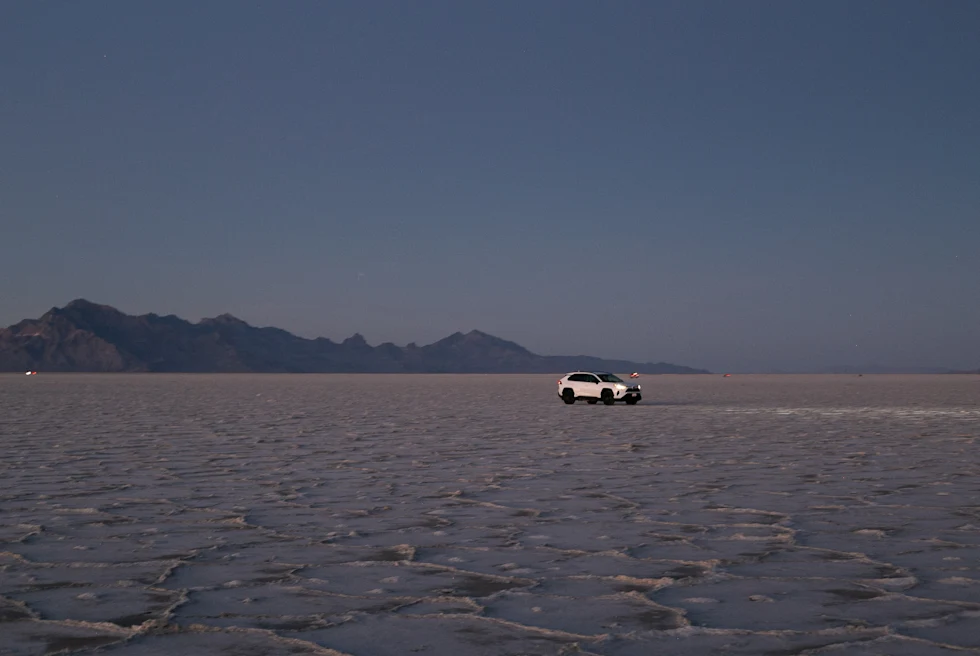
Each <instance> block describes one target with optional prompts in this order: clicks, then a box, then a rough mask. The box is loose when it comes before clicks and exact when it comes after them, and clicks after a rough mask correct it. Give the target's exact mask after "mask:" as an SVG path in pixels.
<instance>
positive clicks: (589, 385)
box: [576, 374, 599, 398]
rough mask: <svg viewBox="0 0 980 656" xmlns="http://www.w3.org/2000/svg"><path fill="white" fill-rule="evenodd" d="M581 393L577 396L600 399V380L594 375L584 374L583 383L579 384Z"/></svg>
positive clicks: (577, 393)
mask: <svg viewBox="0 0 980 656" xmlns="http://www.w3.org/2000/svg"><path fill="white" fill-rule="evenodd" d="M579 389H580V390H581V392H576V396H578V395H581V396H591V397H593V398H599V379H598V378H596V377H595V376H593V375H592V374H582V382H581V383H579Z"/></svg>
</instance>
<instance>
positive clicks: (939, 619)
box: [0, 373, 980, 656]
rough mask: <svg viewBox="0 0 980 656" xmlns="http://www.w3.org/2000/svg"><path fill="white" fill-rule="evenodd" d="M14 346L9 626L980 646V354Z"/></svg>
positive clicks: (2, 388)
mask: <svg viewBox="0 0 980 656" xmlns="http://www.w3.org/2000/svg"><path fill="white" fill-rule="evenodd" d="M556 380H557V376H478V375H472V376H452V375H447V376H424V375H420V376H413V375H308V376H299V375H297V376H276V375H256V376H230V375H221V376H219V375H214V376H212V375H50V374H49V375H45V374H43V373H42V375H40V376H37V377H26V376H23V375H18V376H13V375H9V376H8V375H5V376H0V447H2V453H3V457H2V460H0V481H2V487H0V654H53V653H76V652H84V651H86V650H87V651H88V652H89V653H91V652H92V651H95V652H97V653H105V654H113V655H118V656H149V655H156V654H161V655H162V654H175V653H182V654H213V653H226V654H274V655H278V654H349V655H352V656H373V655H379V656H387V655H396V654H398V655H402V654H414V653H419V654H423V655H424V656H443V655H445V656H465V655H469V654H473V655H487V656H489V655H495V656H496V655H503V654H511V655H516V654H542V655H544V654H547V655H552V654H554V655H557V654H601V655H605V656H640V655H644V656H646V655H649V654H658V655H674V654H709V653H711V654H827V655H832V654H842V655H843V654H848V655H858V656H863V655H870V654H889V655H904V654H910V655H911V654H915V655H919V654H922V655H932V654H956V653H980V451H978V444H977V441H978V439H980V377H978V376H965V375H964V376H864V377H855V376H734V377H732V378H722V377H720V376H691V377H684V376H662V377H657V376H648V377H644V378H642V379H641V380H640V382H641V383H642V384H643V386H644V395H645V398H644V401H643V402H641V404H640V405H637V406H635V407H627V406H622V405H617V406H614V407H606V406H603V405H586V404H584V403H581V402H580V403H577V404H575V405H573V406H566V405H564V404H562V403H561V401H560V400H559V399H558V398H557V396H556V391H555V390H556V385H555V383H556Z"/></svg>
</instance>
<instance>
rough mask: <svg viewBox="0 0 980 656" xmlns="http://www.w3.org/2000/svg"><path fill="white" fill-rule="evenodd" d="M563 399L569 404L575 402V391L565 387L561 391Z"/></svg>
mask: <svg viewBox="0 0 980 656" xmlns="http://www.w3.org/2000/svg"><path fill="white" fill-rule="evenodd" d="M561 400H562V401H564V402H565V403H567V404H568V405H571V404H573V403H575V392H573V391H572V390H570V389H563V390H562V391H561Z"/></svg>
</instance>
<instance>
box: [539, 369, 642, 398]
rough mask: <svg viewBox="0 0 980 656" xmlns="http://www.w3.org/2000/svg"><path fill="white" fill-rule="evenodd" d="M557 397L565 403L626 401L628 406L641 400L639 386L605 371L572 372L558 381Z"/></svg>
mask: <svg viewBox="0 0 980 656" xmlns="http://www.w3.org/2000/svg"><path fill="white" fill-rule="evenodd" d="M558 396H560V397H561V400H562V401H564V402H565V403H568V404H572V403H575V399H585V400H586V401H587V402H589V403H595V402H596V401H602V402H603V403H605V404H606V405H612V404H613V403H615V402H616V401H626V403H628V404H629V405H636V402H637V401H639V400H640V399H641V398H643V397H642V396H641V395H640V386H639V385H629V384H627V383H625V382H623V380H622V379H620V378H619V377H617V376H614V375H613V374H611V373H608V372H605V371H574V372H572V373H570V374H566V375H564V376H562V377H561V378H559V379H558Z"/></svg>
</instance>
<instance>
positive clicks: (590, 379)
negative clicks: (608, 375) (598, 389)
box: [585, 374, 599, 383]
mask: <svg viewBox="0 0 980 656" xmlns="http://www.w3.org/2000/svg"><path fill="white" fill-rule="evenodd" d="M585 382H587V383H598V382H599V379H598V378H596V377H595V376H592V375H589V374H586V375H585Z"/></svg>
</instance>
